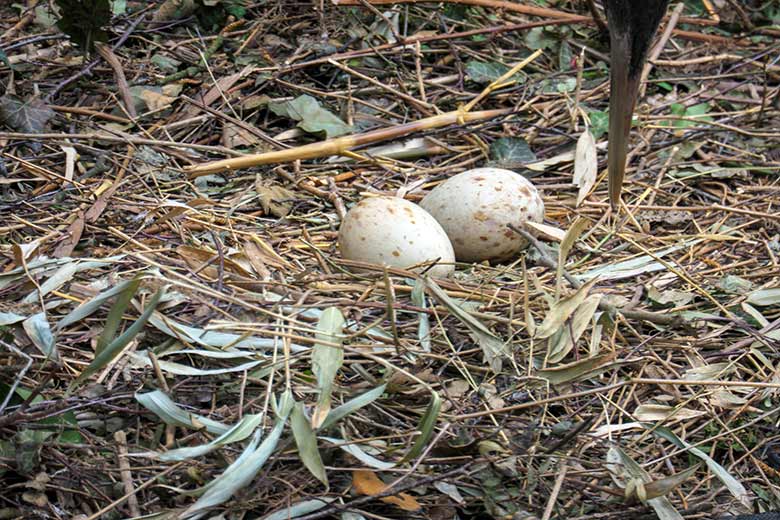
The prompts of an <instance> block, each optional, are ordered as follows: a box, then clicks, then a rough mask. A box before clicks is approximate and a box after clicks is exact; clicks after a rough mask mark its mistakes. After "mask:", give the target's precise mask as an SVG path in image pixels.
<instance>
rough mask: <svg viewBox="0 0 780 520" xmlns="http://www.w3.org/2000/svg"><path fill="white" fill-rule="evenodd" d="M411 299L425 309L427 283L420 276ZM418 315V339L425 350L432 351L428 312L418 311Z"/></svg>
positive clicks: (415, 283) (415, 282)
mask: <svg viewBox="0 0 780 520" xmlns="http://www.w3.org/2000/svg"><path fill="white" fill-rule="evenodd" d="M411 300H412V303H413V304H415V305H416V306H418V307H420V308H421V309H425V308H426V306H427V304H426V302H425V283H424V282H423V281H422V279H420V278H418V279H417V280H415V281H414V287H413V288H412V295H411ZM417 316H418V317H419V319H420V322H419V323H418V324H417V339H419V340H420V347H422V350H423V352H430V351H431V321H430V319H429V318H428V314H427V313H425V312H418V313H417Z"/></svg>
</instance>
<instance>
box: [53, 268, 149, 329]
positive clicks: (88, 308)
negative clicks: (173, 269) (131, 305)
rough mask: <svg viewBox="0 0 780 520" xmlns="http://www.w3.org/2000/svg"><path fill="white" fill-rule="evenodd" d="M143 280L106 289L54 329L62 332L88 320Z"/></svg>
mask: <svg viewBox="0 0 780 520" xmlns="http://www.w3.org/2000/svg"><path fill="white" fill-rule="evenodd" d="M141 278H142V277H140V276H139V277H136V278H134V279H132V280H128V281H124V282H119V283H118V284H116V285H115V286H114V287H111V288H110V289H106V290H105V291H103V292H101V293H100V294H98V295H96V296H94V297H93V298H91V299H89V300H86V301H85V302H83V303H82V304H81V305H79V306H78V307H76V308H75V309H73V310H72V311H70V312H69V313H68V314H67V315H66V316H65V317H63V318H62V319H61V320H60V321H59V322H58V323H57V325H56V326H55V327H54V330H62V329H63V328H65V327H67V326H68V325H70V324H72V323H76V322H79V321H81V320H83V319H84V318H86V317H87V316H90V315H91V314H92V313H94V312H95V311H97V310H98V309H99V308H100V307H102V306H103V304H104V303H105V302H107V301H108V300H110V299H111V298H113V297H114V296H116V295H117V294H121V293H122V292H124V291H125V290H126V289H127V288H128V287H129V286H130V285H131V284H133V283H135V282H136V280H141Z"/></svg>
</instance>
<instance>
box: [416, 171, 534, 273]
mask: <svg viewBox="0 0 780 520" xmlns="http://www.w3.org/2000/svg"><path fill="white" fill-rule="evenodd" d="M420 206H422V208H423V209H424V210H426V211H427V212H428V213H430V214H431V215H433V217H434V218H435V219H436V220H438V221H439V224H441V227H443V228H444V231H445V232H446V233H447V236H448V237H450V241H451V242H452V247H453V249H454V250H455V258H457V259H458V260H460V261H463V262H481V261H483V260H489V261H493V262H500V261H503V260H508V259H510V258H512V257H514V256H516V255H517V254H518V253H520V251H522V250H523V249H524V248H525V247H527V246H528V243H527V241H526V240H525V239H523V238H522V237H520V236H519V235H518V234H517V233H515V232H514V231H512V230H511V229H509V228H507V227H506V225H507V224H509V223H511V224H514V225H516V226H518V227H521V226H522V223H523V222H525V221H528V220H530V221H533V222H542V220H543V219H544V202H542V198H541V197H540V196H539V192H538V191H537V189H536V187H535V186H534V185H533V184H531V182H530V181H528V179H526V178H525V177H523V176H522V175H520V174H518V173H515V172H513V171H510V170H503V169H501V168H476V169H474V170H468V171H465V172H463V173H459V174H458V175H455V176H454V177H451V178H449V179H447V180H446V181H445V182H443V183H442V184H440V185H439V186H437V187H436V188H434V189H433V190H431V192H430V193H429V194H428V195H427V196H426V197H425V198H424V199H423V200H422V202H421V203H420Z"/></svg>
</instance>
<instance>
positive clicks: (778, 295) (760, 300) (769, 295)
mask: <svg viewBox="0 0 780 520" xmlns="http://www.w3.org/2000/svg"><path fill="white" fill-rule="evenodd" d="M747 302H748V303H752V304H753V305H758V306H759V307H766V306H769V305H777V304H778V303H780V287H775V288H772V289H760V290H758V291H753V292H751V293H750V294H748V297H747Z"/></svg>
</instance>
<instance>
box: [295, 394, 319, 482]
mask: <svg viewBox="0 0 780 520" xmlns="http://www.w3.org/2000/svg"><path fill="white" fill-rule="evenodd" d="M290 426H291V427H292V432H293V437H295V444H296V445H297V446H298V454H299V455H300V456H301V461H303V465H304V466H306V469H308V470H309V471H310V472H311V474H312V475H314V476H315V477H316V478H317V480H319V481H320V482H322V483H323V484H325V486H326V487H327V486H328V475H327V474H326V472H325V465H324V464H323V463H322V457H320V450H319V448H318V447H317V437H316V436H315V435H314V430H312V428H311V424H310V423H309V421H308V420H307V419H306V414H305V413H304V412H303V403H295V406H293V409H292V416H291V417H290Z"/></svg>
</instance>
